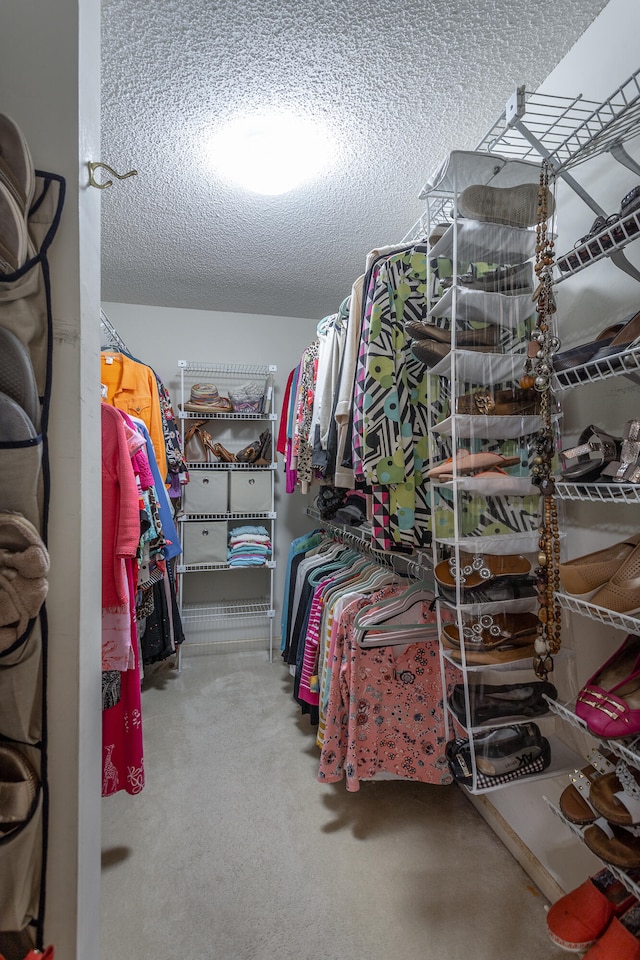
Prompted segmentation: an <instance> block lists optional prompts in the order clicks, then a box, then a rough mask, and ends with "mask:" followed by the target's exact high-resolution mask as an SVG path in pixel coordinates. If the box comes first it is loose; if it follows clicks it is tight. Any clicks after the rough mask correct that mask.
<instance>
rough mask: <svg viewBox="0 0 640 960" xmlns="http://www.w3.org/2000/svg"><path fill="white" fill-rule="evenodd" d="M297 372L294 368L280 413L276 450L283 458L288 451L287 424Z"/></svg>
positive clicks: (285, 390) (285, 389) (288, 380)
mask: <svg viewBox="0 0 640 960" xmlns="http://www.w3.org/2000/svg"><path fill="white" fill-rule="evenodd" d="M295 372H296V368H295V367H294V368H293V370H292V371H291V373H290V374H289V377H288V379H287V385H286V387H285V388H284V399H283V401H282V409H281V411H280V426H279V428H278V442H277V444H276V450H277V451H278V453H281V454H282V456H284V455H285V453H286V450H287V423H288V420H289V399H290V397H291V385H292V383H293V377H294V374H295Z"/></svg>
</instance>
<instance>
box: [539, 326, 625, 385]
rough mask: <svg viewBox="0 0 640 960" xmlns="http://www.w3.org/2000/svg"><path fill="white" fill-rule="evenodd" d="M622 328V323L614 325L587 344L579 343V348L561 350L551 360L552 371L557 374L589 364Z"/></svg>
mask: <svg viewBox="0 0 640 960" xmlns="http://www.w3.org/2000/svg"><path fill="white" fill-rule="evenodd" d="M623 326H624V324H622V323H614V324H612V325H611V326H610V327H606V328H605V329H604V330H602V331H601V332H600V333H599V334H598V336H597V337H596V339H595V340H592V341H591V342H589V343H581V344H580V346H578V347H571V349H570V350H563V351H562V353H556V354H555V356H554V357H553V358H552V363H553V369H554V370H555V371H556V373H558V372H560V371H562V370H571V369H572V368H573V367H581V366H582V365H583V364H585V363H589V361H590V360H592V359H593V357H594V356H595V354H596V353H597V352H598V350H600V349H601V347H608V346H609V345H610V344H611V343H612V342H613V339H614V337H616V336H617V335H618V334H619V333H620V331H621V330H622V328H623Z"/></svg>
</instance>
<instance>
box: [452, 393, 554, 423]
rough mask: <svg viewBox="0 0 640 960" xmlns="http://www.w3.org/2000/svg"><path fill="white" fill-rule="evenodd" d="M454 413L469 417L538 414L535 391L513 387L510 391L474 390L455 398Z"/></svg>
mask: <svg viewBox="0 0 640 960" xmlns="http://www.w3.org/2000/svg"><path fill="white" fill-rule="evenodd" d="M456 413H458V414H464V415H471V416H495V417H509V416H533V415H535V414H538V413H540V394H539V393H538V391H537V390H534V389H533V388H531V389H526V390H525V389H523V388H522V387H514V388H513V389H510V390H496V391H494V393H492V392H491V391H490V390H476V391H475V392H474V393H466V394H463V395H462V396H460V397H457V398H456Z"/></svg>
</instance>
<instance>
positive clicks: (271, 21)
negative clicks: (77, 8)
mask: <svg viewBox="0 0 640 960" xmlns="http://www.w3.org/2000/svg"><path fill="white" fill-rule="evenodd" d="M604 6H606V0H563V2H562V3H558V2H557V0H450V2H446V0H445V2H443V0H397V2H396V3H390V2H389V0H357V2H356V0H319V2H312V0H251V2H247V0H155V2H153V0H152V2H150V3H139V2H136V3H134V2H132V0H103V4H102V9H103V14H102V29H103V47H102V71H103V74H102V157H101V159H102V160H103V161H105V162H107V163H109V164H111V165H112V166H114V167H115V168H116V169H117V170H119V171H124V170H128V169H130V168H131V167H135V168H137V170H138V176H137V177H132V178H130V179H128V180H125V181H123V182H121V183H119V182H116V184H115V186H114V187H112V188H111V189H109V190H105V191H103V193H102V250H103V258H102V262H103V277H102V284H103V286H102V296H103V299H104V300H109V301H121V302H129V303H145V304H150V305H157V306H169V307H171V306H181V307H191V308H198V309H209V310H224V311H236V312H242V313H261V314H271V315H280V316H298V317H317V318H320V317H322V316H323V315H325V314H327V313H329V312H332V311H334V310H335V309H336V307H337V305H338V303H339V301H340V300H341V299H342V297H343V296H345V295H346V294H347V293H348V292H349V290H350V287H351V282H352V280H353V279H355V277H356V276H357V275H358V274H359V273H361V272H362V269H363V265H364V257H365V254H366V252H367V251H368V250H370V249H372V248H374V247H376V246H379V245H381V244H386V243H390V242H394V241H396V240H398V239H400V238H402V236H403V235H404V234H405V233H406V232H407V231H408V229H409V227H410V226H411V225H412V224H413V223H414V222H415V220H417V218H418V216H419V215H420V213H421V209H422V205H421V203H420V201H419V200H418V199H417V196H418V192H419V190H420V187H421V186H422V184H423V182H424V180H425V179H426V177H427V175H428V174H429V173H431V172H432V170H433V168H434V167H435V166H436V165H437V164H438V163H439V161H440V160H441V159H442V157H443V156H444V155H445V153H446V152H447V151H448V150H449V149H451V148H454V147H455V148H467V149H468V148H473V147H474V146H475V145H476V143H477V142H478V141H479V140H480V138H481V137H482V135H483V134H484V133H485V131H486V129H487V128H488V127H489V126H490V124H491V123H492V122H493V120H494V119H495V118H496V116H497V115H498V114H499V113H500V111H501V110H502V109H503V107H504V104H505V101H506V99H507V98H508V97H509V95H510V94H511V93H512V91H513V90H514V89H515V87H517V86H518V85H520V84H525V85H526V86H527V89H532V90H533V89H535V88H536V87H537V86H538V85H539V84H540V83H541V82H542V80H543V79H544V78H545V77H546V76H547V75H548V74H549V73H550V71H551V70H552V69H553V68H554V67H555V66H556V64H557V63H558V62H559V60H561V59H562V57H563V56H564V55H565V53H567V51H568V50H569V49H570V47H571V46H572V45H573V43H574V42H575V41H576V40H577V39H578V37H579V36H580V35H581V34H582V33H583V32H584V30H585V29H586V28H587V27H588V26H589V24H590V23H591V22H592V20H593V19H594V18H595V16H596V15H597V14H598V13H599V12H600V10H601V9H602V8H603V7H604ZM557 92H558V93H560V94H563V95H573V94H575V93H579V92H580V91H578V90H562V91H557ZM261 110H286V111H288V112H293V113H296V114H299V115H302V116H304V117H307V118H309V119H310V120H315V121H318V122H321V123H323V124H324V125H325V126H326V128H327V129H328V130H329V131H330V132H331V135H332V137H333V139H334V142H335V147H334V149H333V153H332V157H331V162H330V164H329V167H328V169H327V170H326V171H325V172H324V173H323V174H321V175H320V176H319V177H318V178H317V179H316V180H314V181H313V182H310V183H307V184H306V185H303V186H301V187H299V188H298V189H297V190H295V191H293V192H291V193H287V194H283V195H280V196H275V197H273V196H272V197H269V196H267V197H264V196H259V195H257V194H252V193H249V192H245V191H243V190H241V189H239V188H237V187H235V186H233V185H232V184H230V183H229V182H227V181H225V180H224V179H222V178H221V177H219V176H217V175H216V174H214V173H213V172H212V171H211V169H210V168H209V166H208V164H207V153H206V147H207V142H208V139H209V138H210V136H211V134H212V132H215V131H216V130H218V129H219V128H220V126H221V125H223V124H224V123H226V122H228V121H230V120H232V119H233V118H234V117H236V116H239V115H242V114H245V113H254V112H256V111H261Z"/></svg>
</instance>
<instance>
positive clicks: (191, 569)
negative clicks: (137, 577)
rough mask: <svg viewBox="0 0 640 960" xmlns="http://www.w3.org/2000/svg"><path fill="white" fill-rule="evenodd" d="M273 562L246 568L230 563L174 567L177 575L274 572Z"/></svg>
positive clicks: (185, 564) (181, 564)
mask: <svg viewBox="0 0 640 960" xmlns="http://www.w3.org/2000/svg"><path fill="white" fill-rule="evenodd" d="M275 566H276V562H275V560H267V561H266V563H260V564H251V565H249V564H247V566H238V565H234V566H232V565H231V564H230V563H226V562H220V563H179V564H178V566H177V567H176V570H177V572H178V573H207V572H210V571H213V570H274V569H275Z"/></svg>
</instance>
